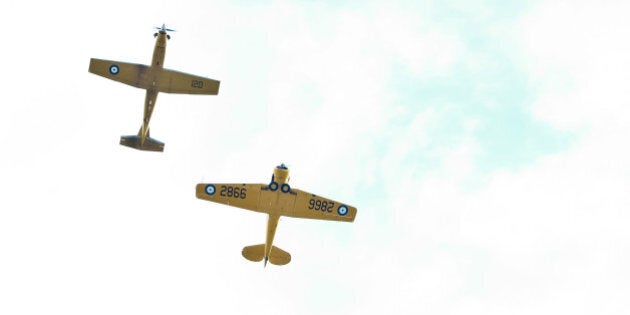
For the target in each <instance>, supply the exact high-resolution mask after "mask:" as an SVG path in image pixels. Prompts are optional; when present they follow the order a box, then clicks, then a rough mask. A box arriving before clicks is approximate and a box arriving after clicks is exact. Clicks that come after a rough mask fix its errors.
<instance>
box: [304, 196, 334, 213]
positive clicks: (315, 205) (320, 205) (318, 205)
mask: <svg viewBox="0 0 630 315" xmlns="http://www.w3.org/2000/svg"><path fill="white" fill-rule="evenodd" d="M334 206H335V203H334V202H332V201H327V200H321V199H314V198H312V199H310V200H309V201H308V208H309V209H311V210H321V211H325V212H332V208H333V207H334Z"/></svg>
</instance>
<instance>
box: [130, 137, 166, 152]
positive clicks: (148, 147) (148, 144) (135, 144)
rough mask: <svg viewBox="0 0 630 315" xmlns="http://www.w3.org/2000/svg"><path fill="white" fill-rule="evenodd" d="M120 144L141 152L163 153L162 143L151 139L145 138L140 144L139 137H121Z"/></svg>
mask: <svg viewBox="0 0 630 315" xmlns="http://www.w3.org/2000/svg"><path fill="white" fill-rule="evenodd" d="M120 144H121V145H124V146H126V147H130V148H134V149H138V150H143V151H155V152H163V151H164V143H163V142H160V141H158V140H156V139H153V138H151V137H147V138H146V139H144V143H142V141H141V138H140V137H139V136H122V137H120Z"/></svg>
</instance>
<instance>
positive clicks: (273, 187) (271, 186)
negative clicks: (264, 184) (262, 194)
mask: <svg viewBox="0 0 630 315" xmlns="http://www.w3.org/2000/svg"><path fill="white" fill-rule="evenodd" d="M269 190H271V191H276V190H278V183H276V182H271V183H269Z"/></svg>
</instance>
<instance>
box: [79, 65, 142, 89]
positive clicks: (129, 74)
mask: <svg viewBox="0 0 630 315" xmlns="http://www.w3.org/2000/svg"><path fill="white" fill-rule="evenodd" d="M148 69H149V67H148V66H145V65H141V64H136V63H128V62H120V61H113V60H104V59H96V58H91V59H90V68H89V70H88V71H89V72H91V73H94V74H97V75H100V76H102V77H105V78H108V79H111V80H114V81H118V82H121V83H124V84H128V85H131V86H134V87H137V88H141V89H146V88H148V85H147V80H146V79H145V78H146V75H147V72H148Z"/></svg>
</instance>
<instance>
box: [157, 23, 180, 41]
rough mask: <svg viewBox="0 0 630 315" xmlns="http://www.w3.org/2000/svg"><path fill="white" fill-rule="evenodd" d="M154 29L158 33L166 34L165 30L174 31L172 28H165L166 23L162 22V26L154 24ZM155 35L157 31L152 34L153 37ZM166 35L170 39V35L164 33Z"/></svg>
mask: <svg viewBox="0 0 630 315" xmlns="http://www.w3.org/2000/svg"><path fill="white" fill-rule="evenodd" d="M155 29H156V30H159V33H160V34H167V32H175V30H174V29H170V28H166V24H162V27H159V26H156V27H155ZM155 36H157V33H155V34H153V37H155ZM166 37H167V38H168V39H171V36H170V35H168V34H167V35H166Z"/></svg>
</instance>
